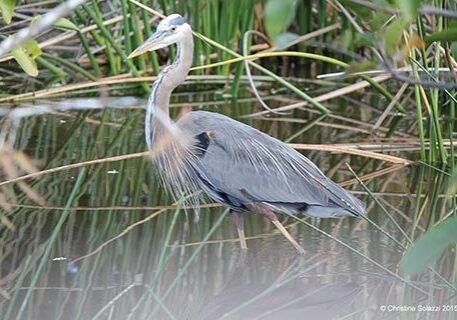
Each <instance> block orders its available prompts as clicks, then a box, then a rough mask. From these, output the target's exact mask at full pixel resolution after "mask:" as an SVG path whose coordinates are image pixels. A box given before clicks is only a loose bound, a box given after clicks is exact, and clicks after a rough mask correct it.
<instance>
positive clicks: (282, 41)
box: [275, 32, 298, 50]
mask: <svg viewBox="0 0 457 320" xmlns="http://www.w3.org/2000/svg"><path fill="white" fill-rule="evenodd" d="M297 39H298V34H296V33H291V32H283V33H280V34H279V35H278V36H277V37H276V39H275V44H276V47H277V50H284V49H286V48H287V47H288V46H289V45H290V43H291V42H293V41H295V40H297Z"/></svg>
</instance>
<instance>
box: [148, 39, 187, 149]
mask: <svg viewBox="0 0 457 320" xmlns="http://www.w3.org/2000/svg"><path fill="white" fill-rule="evenodd" d="M193 55H194V41H193V38H192V33H191V32H189V34H187V35H186V36H185V37H184V38H183V39H182V40H181V41H180V42H178V43H177V54H176V58H175V61H174V62H173V63H172V64H171V65H169V66H168V67H166V68H164V69H163V70H162V72H161V73H160V74H159V75H158V77H157V79H156V81H155V82H154V83H153V85H152V93H151V96H150V97H149V101H148V105H147V110H146V121H145V134H146V143H147V145H148V148H149V149H151V148H152V145H153V144H154V141H157V140H159V139H160V137H161V136H163V135H164V134H165V133H166V132H168V131H169V130H167V127H168V128H170V126H171V125H172V124H171V121H170V115H169V107H170V97H171V93H172V92H173V90H174V89H175V88H176V87H177V86H179V85H180V84H181V83H183V82H184V80H185V79H186V76H187V74H188V73H189V69H190V67H191V66H192V60H193ZM152 128H154V132H152Z"/></svg>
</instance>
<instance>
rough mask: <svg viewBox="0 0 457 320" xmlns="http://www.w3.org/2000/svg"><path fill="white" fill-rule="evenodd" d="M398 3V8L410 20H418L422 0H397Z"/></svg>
mask: <svg viewBox="0 0 457 320" xmlns="http://www.w3.org/2000/svg"><path fill="white" fill-rule="evenodd" d="M396 2H397V6H398V8H399V9H400V11H401V12H402V13H403V15H404V16H405V17H406V18H407V19H408V20H412V19H414V18H416V17H417V15H418V14H419V8H420V6H421V0H397V1H396Z"/></svg>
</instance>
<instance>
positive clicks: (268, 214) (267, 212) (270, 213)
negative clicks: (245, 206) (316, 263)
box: [252, 205, 306, 254]
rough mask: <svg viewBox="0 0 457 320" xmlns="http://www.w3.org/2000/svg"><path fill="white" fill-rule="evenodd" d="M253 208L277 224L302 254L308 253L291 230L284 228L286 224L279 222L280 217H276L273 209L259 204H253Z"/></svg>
mask: <svg viewBox="0 0 457 320" xmlns="http://www.w3.org/2000/svg"><path fill="white" fill-rule="evenodd" d="M252 210H253V211H255V212H258V213H260V214H261V215H263V216H264V217H266V218H267V219H268V220H270V221H271V222H272V223H273V224H274V225H275V227H276V228H278V230H279V231H280V232H281V233H282V234H283V236H284V237H285V238H286V239H287V240H289V242H290V243H291V244H292V245H293V246H294V247H295V249H297V251H298V252H299V253H300V254H305V253H306V251H305V249H303V248H302V247H301V246H300V245H299V244H298V242H297V241H296V240H295V239H294V238H293V237H292V235H291V234H290V233H289V231H287V229H286V228H284V226H283V225H282V224H281V222H279V220H278V218H277V217H276V215H275V214H274V212H273V211H271V210H269V209H267V208H265V207H262V206H259V205H255V206H253V207H252Z"/></svg>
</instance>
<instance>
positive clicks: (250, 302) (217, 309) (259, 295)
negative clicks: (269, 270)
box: [193, 284, 360, 320]
mask: <svg viewBox="0 0 457 320" xmlns="http://www.w3.org/2000/svg"><path fill="white" fill-rule="evenodd" d="M359 291H360V289H359V288H358V287H357V286H354V285H341V286H337V285H327V286H325V285H322V286H307V285H304V284H302V285H300V286H298V287H292V288H291V287H266V286H261V285H257V286H256V285H254V284H250V285H246V286H239V287H232V288H224V289H223V290H222V291H221V293H219V294H218V295H217V296H216V297H214V298H212V299H208V300H207V301H206V306H204V307H203V308H202V310H201V311H200V312H199V313H198V314H197V315H196V316H194V317H193V319H201V320H213V319H265V320H280V319H281V320H283V319H289V320H299V319H322V320H326V319H333V317H334V316H336V315H337V314H342V313H343V312H344V310H345V309H348V307H350V304H351V302H352V300H353V299H354V298H355V297H356V295H357V293H358V292H359Z"/></svg>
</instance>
